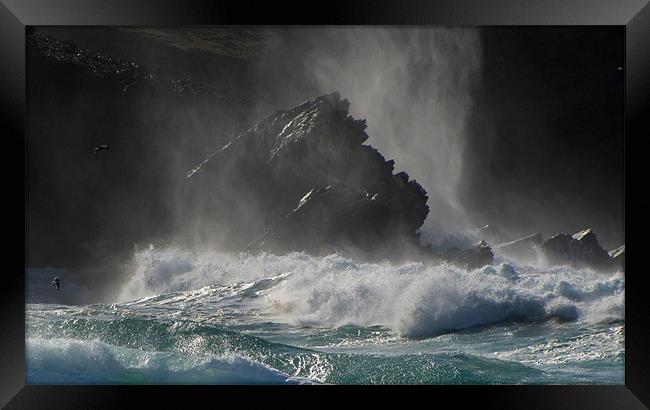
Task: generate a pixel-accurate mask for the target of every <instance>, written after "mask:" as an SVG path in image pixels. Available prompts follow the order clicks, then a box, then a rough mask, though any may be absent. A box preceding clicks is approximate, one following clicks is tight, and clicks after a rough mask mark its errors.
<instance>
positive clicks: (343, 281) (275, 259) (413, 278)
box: [123, 248, 624, 337]
mask: <svg viewBox="0 0 650 410" xmlns="http://www.w3.org/2000/svg"><path fill="white" fill-rule="evenodd" d="M136 260H137V261H138V265H137V269H136V272H135V274H134V277H133V278H132V280H131V282H130V283H129V284H127V287H126V289H125V292H124V294H123V296H124V297H128V296H132V297H136V296H138V297H139V296H145V295H152V294H160V293H166V292H178V291H185V290H189V289H197V288H201V287H204V286H207V285H210V284H221V285H226V284H232V283H236V282H238V283H241V282H250V283H249V284H248V285H246V286H241V287H240V288H237V289H241V294H240V296H241V297H242V298H245V297H246V296H250V295H253V294H254V295H255V296H258V297H257V298H255V299H254V300H255V302H254V303H255V307H256V308H258V309H261V310H262V311H263V313H265V314H268V315H271V316H272V317H273V320H277V321H280V322H286V323H289V324H293V325H303V326H304V325H309V326H318V327H321V326H322V327H332V326H342V325H350V324H351V325H360V326H372V325H384V326H388V327H389V328H391V329H393V330H395V331H396V332H398V333H399V334H401V335H404V336H408V337H426V336H431V335H435V334H438V333H441V332H445V331H449V330H459V329H465V328H469V327H474V326H479V325H488V324H492V323H497V322H501V321H504V320H523V321H538V320H550V319H555V320H560V321H572V320H580V321H587V322H593V323H596V322H603V321H604V322H610V321H622V320H623V319H624V317H623V294H624V278H623V275H622V274H621V273H616V274H611V275H604V274H600V273H596V272H593V271H589V270H576V269H573V268H569V267H556V268H553V269H549V270H545V271H537V270H535V269H534V268H531V267H526V268H521V269H520V268H517V267H515V266H512V265H509V264H505V263H503V264H500V265H497V266H486V267H484V268H481V269H477V270H472V271H467V270H465V269H462V268H458V267H456V266H453V265H448V264H442V265H435V266H425V265H423V264H422V263H410V264H404V265H394V264H391V263H389V262H384V263H356V262H355V261H353V260H351V259H348V258H345V257H342V256H340V255H336V254H334V255H330V256H327V257H311V256H307V255H304V254H301V253H292V254H289V255H286V256H273V255H258V256H250V255H225V254H219V253H202V254H194V253H191V252H188V251H181V250H176V249H167V250H160V249H155V248H149V249H147V250H144V251H142V252H141V253H139V254H138V255H137V256H136ZM279 275H283V276H284V280H277V281H275V282H273V283H272V284H270V285H268V286H261V287H259V284H260V283H266V282H263V281H262V282H260V281H261V280H263V279H265V278H273V277H278V276H279ZM253 285H254V286H253ZM244 292H247V293H244ZM194 293H196V292H194ZM194 293H193V292H187V296H188V297H189V296H190V295H192V297H194V296H195V295H194ZM175 298H176V299H175V300H179V301H181V302H182V301H183V299H184V296H183V295H176V296H175ZM252 303H253V302H252V301H251V304H252Z"/></svg>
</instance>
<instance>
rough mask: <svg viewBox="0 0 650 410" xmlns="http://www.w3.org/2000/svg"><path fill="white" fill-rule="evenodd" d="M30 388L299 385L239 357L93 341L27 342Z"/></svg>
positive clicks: (296, 381)
mask: <svg viewBox="0 0 650 410" xmlns="http://www.w3.org/2000/svg"><path fill="white" fill-rule="evenodd" d="M26 355H27V365H28V375H29V376H28V378H29V380H28V382H29V383H31V384H58V383H66V384H70V383H72V384H74V383H84V384H102V383H109V384H113V383H131V384H150V383H155V384H164V383H173V384H184V383H190V384H224V383H225V384H242V383H244V384H284V383H290V384H295V383H303V382H305V381H304V380H302V379H294V378H290V377H289V376H287V375H285V374H283V373H281V372H279V371H277V370H275V369H271V368H269V367H267V366H265V365H263V364H261V363H258V362H256V361H253V360H251V359H248V358H246V357H243V356H239V355H230V356H219V357H217V356H206V357H200V356H189V355H183V354H179V353H174V352H146V351H142V350H138V349H130V348H125V347H118V346H113V345H109V344H106V343H103V342H100V341H97V340H91V341H84V340H76V339H42V338H28V339H27V343H26Z"/></svg>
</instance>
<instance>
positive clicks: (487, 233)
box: [477, 225, 512, 246]
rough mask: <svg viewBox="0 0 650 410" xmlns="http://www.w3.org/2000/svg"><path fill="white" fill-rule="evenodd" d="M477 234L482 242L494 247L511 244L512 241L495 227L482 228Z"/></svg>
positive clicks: (486, 226)
mask: <svg viewBox="0 0 650 410" xmlns="http://www.w3.org/2000/svg"><path fill="white" fill-rule="evenodd" d="M477 234H478V237H479V238H480V239H481V240H484V241H485V242H487V243H488V244H490V245H492V246H495V245H498V244H501V243H505V242H510V241H511V240H512V239H511V238H510V237H509V236H508V234H506V233H505V232H503V231H502V230H501V229H499V228H497V227H496V226H494V225H485V226H482V227H480V228H479V229H478V233H477Z"/></svg>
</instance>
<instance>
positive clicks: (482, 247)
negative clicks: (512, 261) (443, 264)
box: [442, 240, 494, 269]
mask: <svg viewBox="0 0 650 410" xmlns="http://www.w3.org/2000/svg"><path fill="white" fill-rule="evenodd" d="M442 258H443V259H445V260H447V261H450V262H454V263H456V264H458V265H461V266H464V267H466V268H469V269H476V268H480V267H482V266H485V265H490V264H492V262H493V261H494V253H493V252H492V249H491V248H490V245H488V244H487V242H485V241H483V240H482V241H480V242H479V243H477V244H476V245H474V246H472V247H471V248H469V249H462V250H459V249H458V248H451V249H449V250H447V252H446V253H445V254H444V255H442Z"/></svg>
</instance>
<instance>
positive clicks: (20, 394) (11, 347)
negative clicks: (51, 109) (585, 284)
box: [0, 0, 650, 409]
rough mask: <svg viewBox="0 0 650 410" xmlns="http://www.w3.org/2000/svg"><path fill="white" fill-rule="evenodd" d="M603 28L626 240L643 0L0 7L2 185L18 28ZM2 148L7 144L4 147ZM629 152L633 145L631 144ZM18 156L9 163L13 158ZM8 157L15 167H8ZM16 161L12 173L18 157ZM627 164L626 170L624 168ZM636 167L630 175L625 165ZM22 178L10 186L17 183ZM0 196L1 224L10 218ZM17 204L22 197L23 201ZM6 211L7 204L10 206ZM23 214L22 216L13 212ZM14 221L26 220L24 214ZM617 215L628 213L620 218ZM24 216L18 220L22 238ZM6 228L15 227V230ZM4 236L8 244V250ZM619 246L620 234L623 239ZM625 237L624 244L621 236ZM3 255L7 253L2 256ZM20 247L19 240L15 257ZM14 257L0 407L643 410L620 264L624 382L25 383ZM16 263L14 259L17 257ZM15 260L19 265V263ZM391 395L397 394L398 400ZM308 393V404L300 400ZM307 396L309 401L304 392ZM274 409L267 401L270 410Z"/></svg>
mask: <svg viewBox="0 0 650 410" xmlns="http://www.w3.org/2000/svg"><path fill="white" fill-rule="evenodd" d="M219 24H228V25H233V24H234V25H239V24H255V25H305V24H318V25H339V24H344V25H357V24H358V25H389V24H390V25H445V26H474V25H516V26H520V25H615V26H625V32H626V40H625V42H626V63H625V78H626V81H625V87H626V118H625V155H626V158H625V175H626V181H625V182H626V184H625V185H626V189H625V204H626V216H628V218H626V226H625V232H626V236H631V235H633V233H634V232H635V231H636V232H643V230H644V227H645V226H647V224H645V222H646V220H647V217H646V218H645V219H644V215H643V208H641V205H642V204H641V200H639V202H638V203H635V206H636V208H635V209H636V210H640V212H636V211H634V212H633V213H632V214H630V212H629V210H630V181H634V182H633V183H635V184H637V185H639V186H640V187H641V188H643V186H642V184H643V182H644V180H645V173H644V172H643V165H644V153H643V149H642V148H641V147H640V145H641V143H640V141H642V140H643V139H644V137H645V138H647V137H648V136H649V135H650V132H648V123H649V121H648V118H650V111H649V110H648V104H647V103H648V101H650V96H649V93H648V91H649V89H650V5H648V2H647V0H625V1H623V0H617V1H615V0H612V1H608V2H605V1H601V0H572V1H570V0H534V1H533V0H527V1H524V0H498V1H497V0H491V1H486V0H446V1H425V0H420V1H414V0H401V1H391V0H375V1H328V2H314V3H312V2H302V3H297V2H282V3H279V2H262V1H259V2H250V1H245V0H239V1H207V0H200V1H192V2H188V1H183V0H158V1H154V0H113V1H110V2H108V1H102V0H56V1H54V0H0V113H2V128H3V129H4V132H3V134H4V138H3V141H4V142H5V144H3V148H4V150H5V155H4V159H3V161H2V162H3V165H4V169H3V172H4V173H5V174H4V175H6V177H5V181H11V182H13V183H15V185H13V184H12V187H11V191H9V190H7V191H6V192H7V194H8V193H9V192H11V193H12V194H15V195H16V196H18V192H23V194H24V195H25V192H26V190H25V185H24V184H25V181H26V180H25V174H24V172H25V169H26V168H25V163H24V161H25V159H26V155H27V153H26V150H25V131H26V130H25V124H26V112H25V106H26V105H25V102H26V97H25V27H26V26H29V25H150V26H151V25H219ZM7 142H8V143H9V144H7ZM639 148H641V149H639ZM21 150H22V152H23V153H24V154H25V156H23V157H22V158H21V155H19V152H20V151H21ZM13 161H16V162H17V163H16V164H13ZM20 161H23V166H22V168H21V166H20V164H19V162H20ZM635 164H636V165H635ZM635 166H636V167H639V170H636V172H635V171H634V170H633V167H635ZM21 177H22V186H21ZM7 194H5V198H7V199H5V205H9V206H7V207H6V211H5V212H6V213H5V218H6V220H17V219H18V218H16V217H12V215H17V214H18V213H19V211H18V210H17V208H18V199H14V198H13V195H7ZM24 198H25V200H27V198H26V195H25V196H24ZM12 206H13V208H12ZM25 210H26V207H25V208H24V209H23V211H24V212H25ZM25 214H26V213H25ZM629 215H633V216H632V218H633V220H632V222H631V223H629V222H628V221H629V220H630V219H629ZM28 223H29V221H28V220H27V219H26V217H25V224H24V232H25V234H26V233H27V225H28ZM17 229H18V228H16V230H17ZM18 236H19V235H13V232H11V233H10V232H6V233H5V238H7V240H8V241H7V242H9V243H10V244H12V245H14V246H16V247H19V246H20V245H18V242H17V240H16V239H15V238H17V237H18ZM626 239H627V238H626ZM626 242H627V241H626ZM642 244H643V240H642V239H641V240H639V241H638V242H637V241H634V240H633V241H631V244H626V247H627V248H628V249H627V250H628V252H627V253H628V254H630V255H631V258H630V256H628V257H627V261H628V264H629V263H630V261H631V264H632V266H635V264H636V263H637V262H638V261H639V260H640V258H641V257H642V255H639V254H640V252H642V246H643V245H642ZM12 250H13V249H12ZM26 251H27V241H25V242H24V248H23V255H25V253H26ZM20 254H21V253H20V251H19V250H18V249H16V251H15V252H11V251H9V250H7V253H6V254H5V255H6V256H5V257H9V256H10V260H11V262H12V264H11V265H9V266H8V267H7V270H5V272H4V274H3V275H2V290H3V292H2V296H1V297H0V303H1V304H2V306H1V308H0V318H1V322H0V326H1V330H0V344H1V345H2V349H0V352H1V353H0V357H1V361H0V405H2V406H5V405H6V406H7V408H15V409H19V408H20V409H22V408H39V409H41V408H120V407H128V406H129V405H131V404H132V403H134V401H135V400H144V401H145V403H146V404H147V405H148V406H149V407H152V408H156V407H157V406H163V407H169V406H173V407H180V406H188V405H197V404H198V403H197V401H199V400H200V401H202V402H203V403H202V404H201V405H206V404H216V405H218V404H225V403H224V400H227V399H229V400H236V401H237V402H238V404H239V403H240V404H241V405H245V406H248V405H269V404H278V405H285V404H287V403H289V404H290V403H293V404H295V405H299V406H313V405H317V406H322V407H324V406H328V407H329V406H334V405H338V404H341V403H346V402H347V401H349V399H352V398H356V399H361V400H363V401H372V402H376V403H381V402H383V401H385V400H388V399H390V398H394V399H396V400H397V401H398V402H401V401H406V402H407V403H408V405H411V403H410V399H411V398H412V397H415V396H414V395H413V394H414V393H415V394H416V395H417V396H419V398H421V399H423V400H426V402H428V403H430V404H434V403H443V401H442V400H443V399H447V400H451V403H454V406H456V405H467V404H472V405H480V406H488V407H492V406H493V407H499V408H511V407H513V408H558V409H559V408H590V409H596V408H603V409H610V408H621V409H622V408H647V406H650V389H649V387H650V359H649V355H648V348H649V346H650V319H649V318H648V317H647V316H646V314H647V313H648V312H650V309H648V307H649V302H648V300H649V298H648V297H647V296H646V295H645V294H644V293H646V292H647V290H646V289H647V288H646V287H645V286H644V284H645V282H644V281H643V275H644V274H645V272H643V271H642V270H641V269H638V270H637V269H635V268H634V267H633V268H631V269H630V268H628V269H627V271H628V272H630V273H629V276H627V277H626V303H625V322H626V326H625V327H626V330H625V385H624V386H403V387H397V386H387V387H386V386H385V387H379V386H320V387H309V386H293V387H290V386H283V387H277V386H274V387H272V386H239V387H233V386H202V387H197V386H35V385H26V384H25V352H24V348H25V346H24V344H25V283H24V263H22V262H21V261H20V256H19V255H20ZM23 262H24V260H23ZM21 263H22V264H21ZM398 394H399V396H398ZM306 396H310V397H306ZM311 396H316V397H311ZM272 402H275V403H272Z"/></svg>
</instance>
